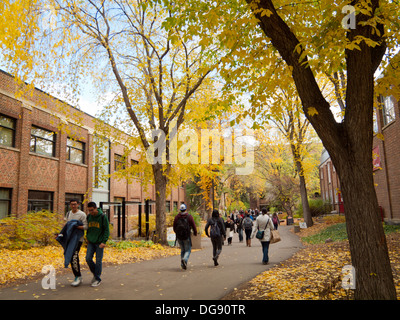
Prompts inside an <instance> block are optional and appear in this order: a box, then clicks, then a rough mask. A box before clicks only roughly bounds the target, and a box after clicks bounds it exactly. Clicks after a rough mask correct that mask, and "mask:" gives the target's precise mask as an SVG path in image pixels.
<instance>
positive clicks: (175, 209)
mask: <svg viewBox="0 0 400 320" xmlns="http://www.w3.org/2000/svg"><path fill="white" fill-rule="evenodd" d="M174 211H178V201H174Z"/></svg>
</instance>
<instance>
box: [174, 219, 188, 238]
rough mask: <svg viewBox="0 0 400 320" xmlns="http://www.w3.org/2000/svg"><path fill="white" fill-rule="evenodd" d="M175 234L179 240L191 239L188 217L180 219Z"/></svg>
mask: <svg viewBox="0 0 400 320" xmlns="http://www.w3.org/2000/svg"><path fill="white" fill-rule="evenodd" d="M175 233H176V238H177V239H178V240H186V239H188V238H189V237H190V226H189V221H188V215H186V216H182V217H180V218H179V219H178V221H177V222H176V226H175Z"/></svg>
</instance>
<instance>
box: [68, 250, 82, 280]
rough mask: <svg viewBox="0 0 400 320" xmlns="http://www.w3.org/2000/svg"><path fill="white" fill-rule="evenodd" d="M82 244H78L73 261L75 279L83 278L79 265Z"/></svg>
mask: <svg viewBox="0 0 400 320" xmlns="http://www.w3.org/2000/svg"><path fill="white" fill-rule="evenodd" d="M81 246H82V242H79V243H78V246H77V247H76V249H75V252H74V254H73V256H72V260H71V269H72V272H73V274H74V276H75V277H81V276H82V274H81V267H80V264H79V251H80V250H81Z"/></svg>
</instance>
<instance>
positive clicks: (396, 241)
mask: <svg viewBox="0 0 400 320" xmlns="http://www.w3.org/2000/svg"><path fill="white" fill-rule="evenodd" d="M326 227H327V225H324V224H322V223H321V224H316V226H315V227H312V228H308V229H306V230H304V231H302V232H301V237H303V236H304V237H305V236H311V235H314V234H316V233H319V232H321V231H322V230H324V228H326ZM387 242H388V249H389V255H390V261H391V264H392V272H393V277H394V281H395V286H396V291H397V296H398V297H399V298H400V233H398V232H394V233H391V234H389V235H387ZM271 250H273V246H271ZM350 264H351V257H350V249H349V244H348V241H337V242H332V243H323V244H313V245H308V244H307V245H306V248H304V249H302V250H300V251H298V252H297V253H296V254H295V255H293V257H292V258H290V259H288V260H286V261H284V262H283V263H281V264H280V265H278V266H275V267H273V268H271V269H269V270H268V271H265V272H263V273H261V274H260V275H258V276H257V277H256V278H254V279H252V280H251V281H249V282H248V283H247V284H246V285H245V286H243V287H242V288H241V289H238V290H234V291H233V292H232V293H231V294H229V295H228V296H227V297H225V298H224V299H232V300H236V299H238V300H239V299H240V300H321V299H327V300H343V299H353V291H352V290H345V289H343V288H342V278H343V274H342V268H343V267H344V266H345V265H350Z"/></svg>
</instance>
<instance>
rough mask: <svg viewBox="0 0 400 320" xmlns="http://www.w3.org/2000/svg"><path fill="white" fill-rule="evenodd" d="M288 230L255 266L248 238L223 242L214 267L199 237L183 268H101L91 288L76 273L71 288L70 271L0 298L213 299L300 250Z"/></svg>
mask: <svg viewBox="0 0 400 320" xmlns="http://www.w3.org/2000/svg"><path fill="white" fill-rule="evenodd" d="M292 228H293V227H292V226H281V227H279V232H280V234H281V238H282V241H280V242H278V243H275V244H273V245H270V251H269V252H270V254H269V259H270V263H269V264H268V265H263V264H262V263H261V259H262V251H261V244H260V242H259V241H258V240H257V239H253V240H252V246H251V247H246V241H244V242H243V243H239V240H238V235H237V234H235V235H234V238H233V244H232V245H231V246H227V245H226V242H225V245H224V246H223V247H222V253H221V256H220V258H219V261H218V262H219V264H220V265H219V266H217V267H214V263H213V260H212V259H211V257H212V247H211V241H210V240H209V239H208V238H203V239H202V247H203V249H202V250H199V251H197V252H192V254H191V255H190V259H189V264H188V269H187V270H182V269H181V268H180V256H172V257H168V258H162V259H156V260H150V261H142V262H138V263H132V264H124V265H116V266H109V267H103V274H102V283H101V285H100V286H99V287H96V288H93V287H91V286H90V280H91V279H92V275H91V274H90V272H89V271H84V272H83V274H82V276H83V284H81V285H80V286H79V287H77V288H74V287H71V286H70V282H71V281H72V280H73V275H72V272H71V273H69V274H65V275H59V276H57V275H56V276H57V281H56V283H57V285H56V289H55V290H51V289H48V290H45V289H43V288H42V286H41V280H39V281H36V282H30V283H27V284H23V285H19V286H18V287H14V288H13V287H10V288H4V289H0V300H31V299H32V300H35V299H38V300H69V299H79V300H82V299H87V300H98V299H105V300H115V299H118V300H191V299H193V300H218V299H222V298H223V297H224V296H225V295H227V294H228V293H230V292H231V291H232V290H234V288H237V287H239V286H240V285H241V284H243V283H245V282H247V281H249V280H251V279H252V278H254V277H255V276H256V275H258V274H259V273H261V272H263V271H265V270H267V269H269V268H271V267H273V266H274V265H276V264H278V263H280V262H282V261H284V260H286V259H288V258H290V257H291V256H292V255H293V254H294V253H295V252H296V251H298V250H299V249H301V248H302V244H301V242H300V240H299V238H298V236H297V235H295V234H294V233H293V232H292V231H290V229H292ZM81 260H82V262H81V263H85V262H84V259H81ZM21 292H22V293H21Z"/></svg>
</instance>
